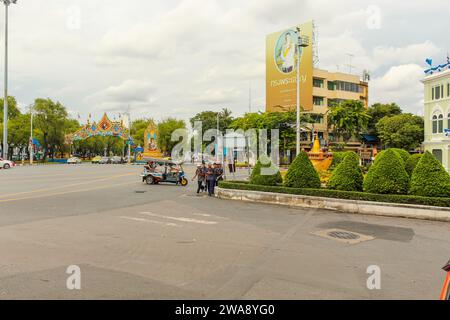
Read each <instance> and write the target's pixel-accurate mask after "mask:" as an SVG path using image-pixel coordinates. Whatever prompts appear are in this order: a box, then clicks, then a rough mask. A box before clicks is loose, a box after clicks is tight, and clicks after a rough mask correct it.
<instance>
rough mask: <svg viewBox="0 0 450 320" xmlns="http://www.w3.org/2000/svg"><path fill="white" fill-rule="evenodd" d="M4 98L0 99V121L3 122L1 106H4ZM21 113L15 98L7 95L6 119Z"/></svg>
mask: <svg viewBox="0 0 450 320" xmlns="http://www.w3.org/2000/svg"><path fill="white" fill-rule="evenodd" d="M4 101H5V99H4V98H1V99H0V121H1V123H3V107H4ZM20 114H21V112H20V110H19V108H18V107H17V101H16V98H14V97H11V96H8V120H10V119H14V118H15V117H17V116H19V115H20Z"/></svg>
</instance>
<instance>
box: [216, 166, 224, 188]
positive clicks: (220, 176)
mask: <svg viewBox="0 0 450 320" xmlns="http://www.w3.org/2000/svg"><path fill="white" fill-rule="evenodd" d="M223 173H224V172H223V168H222V164H220V163H216V164H214V174H215V175H216V185H215V186H216V187H217V186H218V185H219V181H222V180H223Z"/></svg>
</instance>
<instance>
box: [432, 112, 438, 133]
mask: <svg viewBox="0 0 450 320" xmlns="http://www.w3.org/2000/svg"><path fill="white" fill-rule="evenodd" d="M432 122H433V133H437V131H438V130H437V127H438V122H437V116H436V115H434V116H433V120H432Z"/></svg>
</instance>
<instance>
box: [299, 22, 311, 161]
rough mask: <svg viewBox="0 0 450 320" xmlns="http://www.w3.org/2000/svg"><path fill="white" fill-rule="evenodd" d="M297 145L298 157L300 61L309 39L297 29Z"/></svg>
mask: <svg viewBox="0 0 450 320" xmlns="http://www.w3.org/2000/svg"><path fill="white" fill-rule="evenodd" d="M296 34H297V144H296V155H299V154H300V133H301V128H300V113H301V109H300V81H301V75H300V59H301V57H302V48H306V47H308V46H309V38H308V37H306V36H302V35H301V29H300V28H299V27H297V31H296Z"/></svg>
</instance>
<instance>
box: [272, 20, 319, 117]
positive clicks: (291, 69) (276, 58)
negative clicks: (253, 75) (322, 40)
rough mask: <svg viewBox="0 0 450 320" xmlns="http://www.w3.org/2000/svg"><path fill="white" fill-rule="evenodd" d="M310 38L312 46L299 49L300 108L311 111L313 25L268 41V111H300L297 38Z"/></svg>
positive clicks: (288, 31) (277, 34)
mask: <svg viewBox="0 0 450 320" xmlns="http://www.w3.org/2000/svg"><path fill="white" fill-rule="evenodd" d="M297 27H299V28H300V30H301V32H300V34H301V36H306V37H308V38H309V46H308V47H302V48H301V49H300V79H301V80H300V105H301V106H302V107H303V108H304V109H305V110H312V107H313V98H312V84H313V44H312V40H313V23H312V21H311V22H308V23H305V24H301V25H298V26H295V27H292V28H291V29H287V30H283V31H279V32H276V33H273V34H270V35H268V36H267V38H266V111H267V112H277V111H289V110H296V107H297V59H298V53H297V51H298V49H297V48H298V45H297V43H298V36H297V32H296V30H297Z"/></svg>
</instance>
